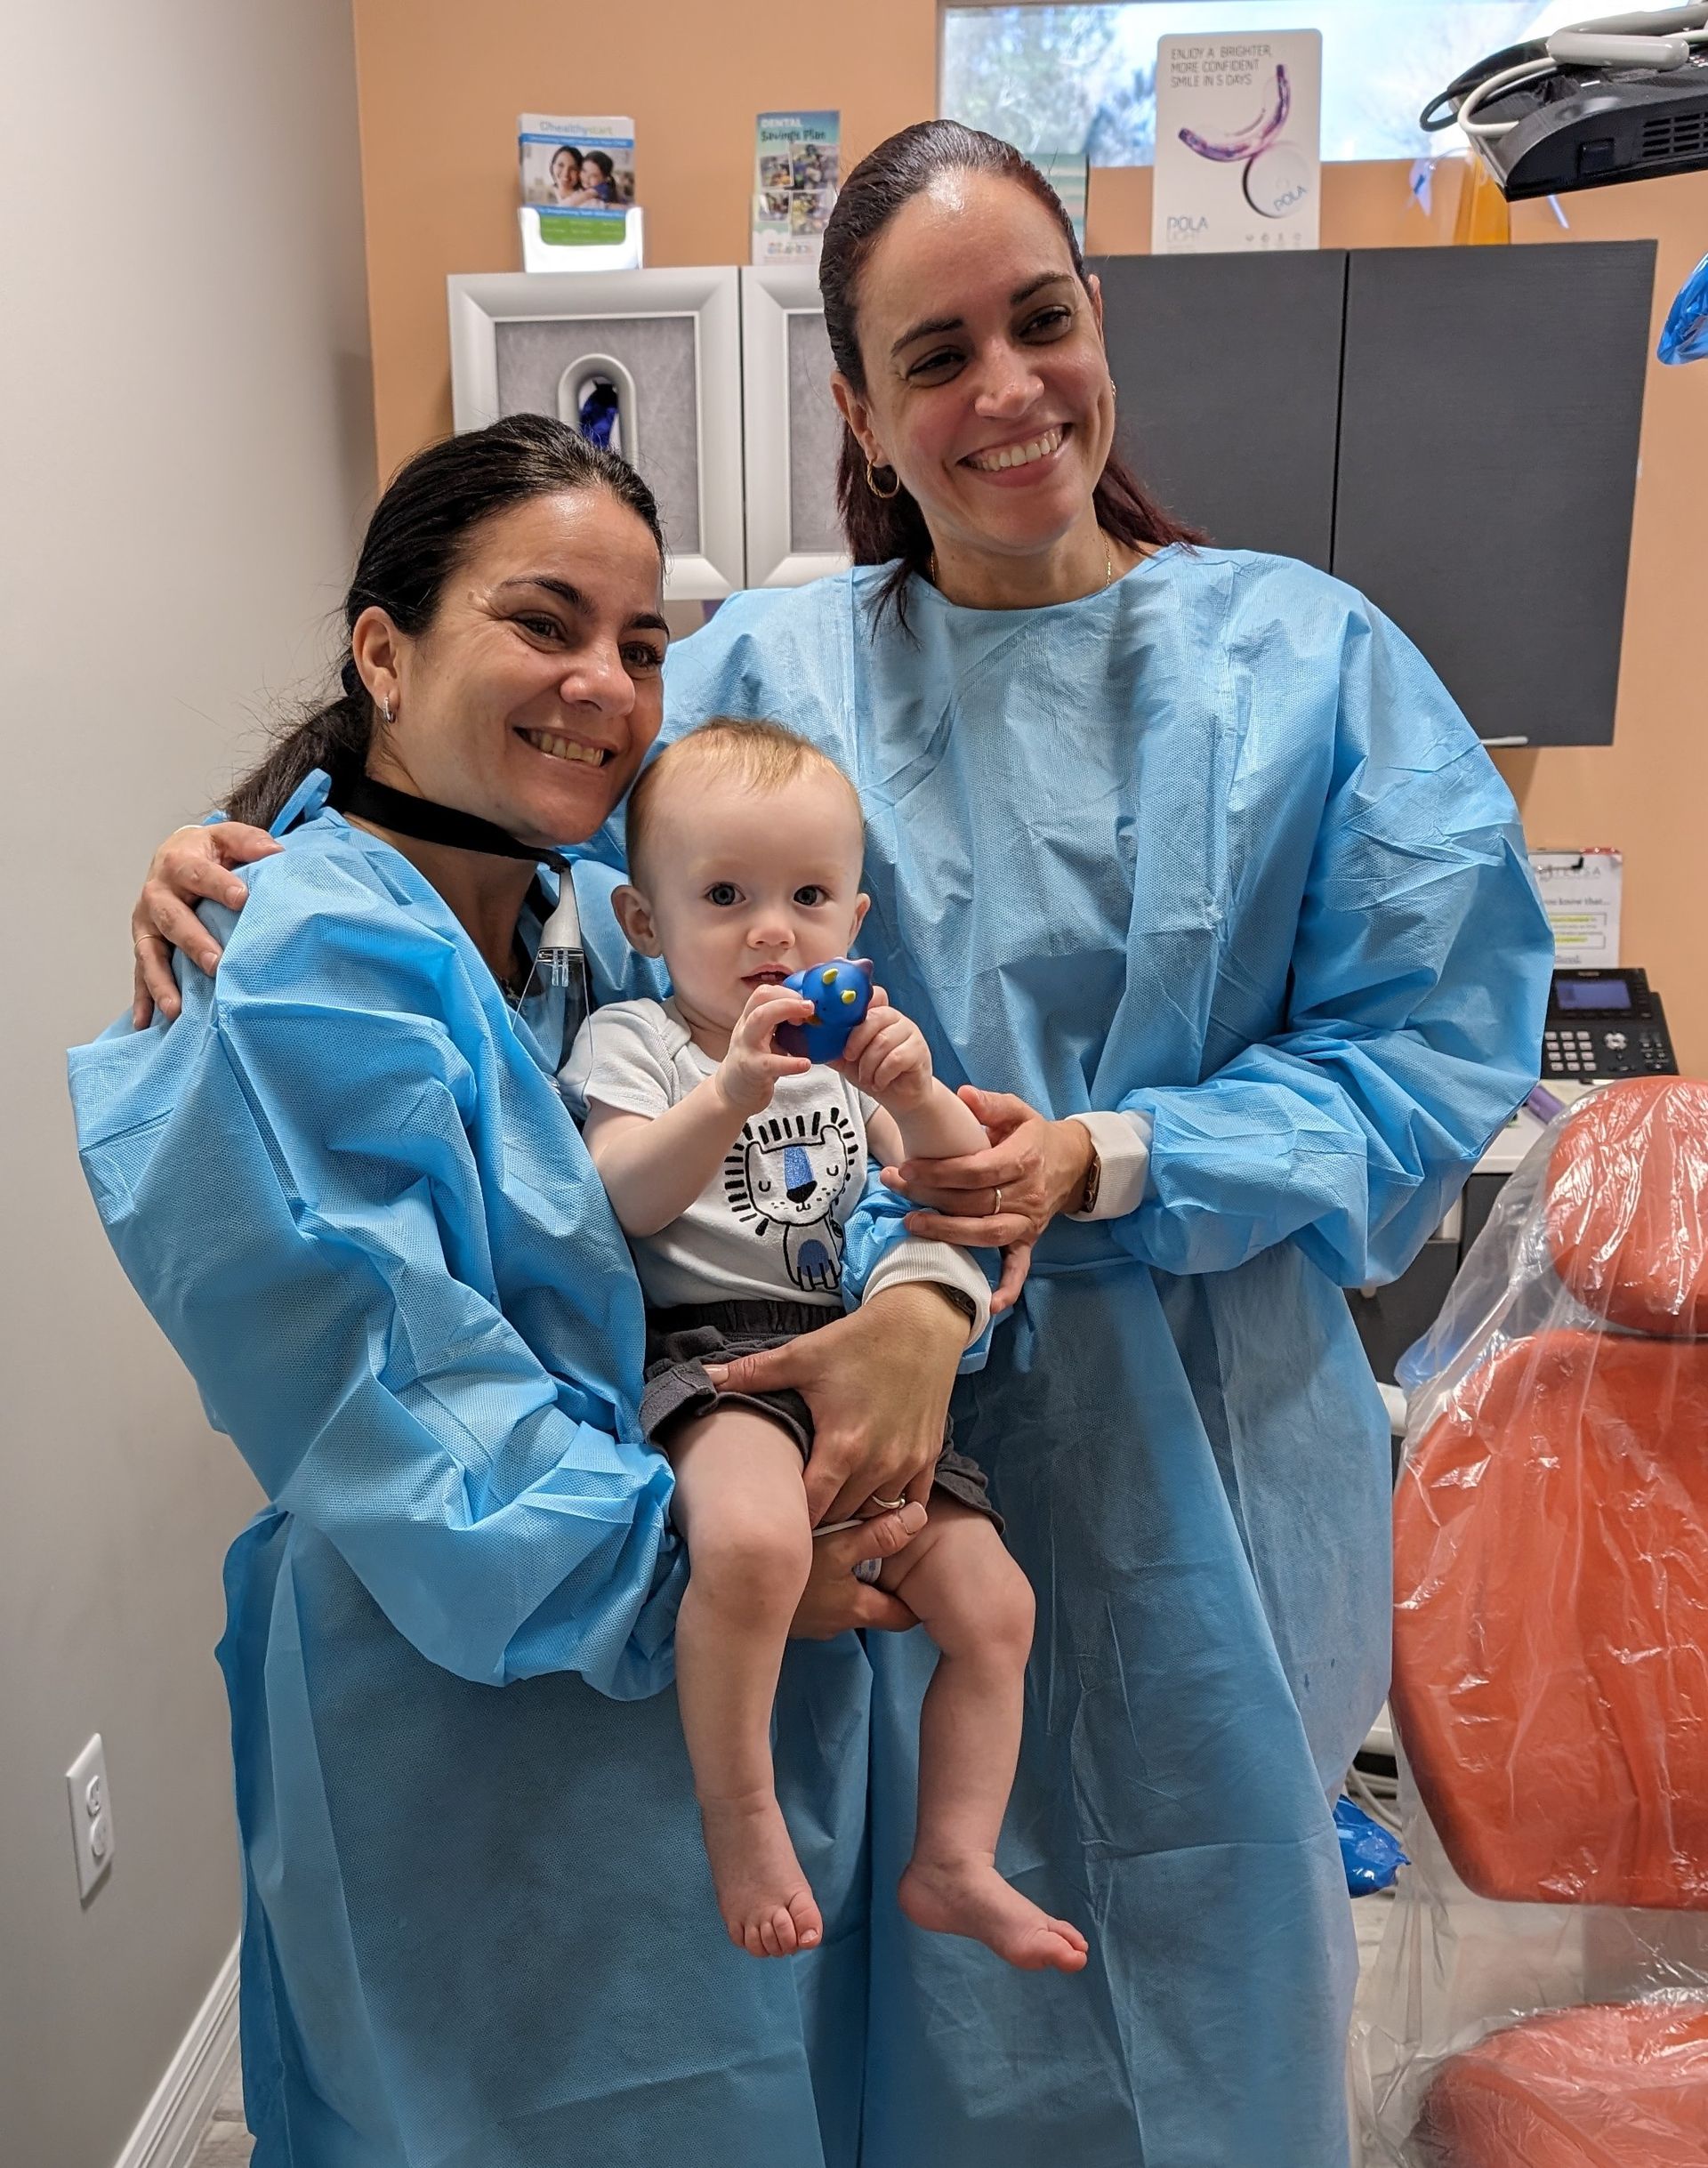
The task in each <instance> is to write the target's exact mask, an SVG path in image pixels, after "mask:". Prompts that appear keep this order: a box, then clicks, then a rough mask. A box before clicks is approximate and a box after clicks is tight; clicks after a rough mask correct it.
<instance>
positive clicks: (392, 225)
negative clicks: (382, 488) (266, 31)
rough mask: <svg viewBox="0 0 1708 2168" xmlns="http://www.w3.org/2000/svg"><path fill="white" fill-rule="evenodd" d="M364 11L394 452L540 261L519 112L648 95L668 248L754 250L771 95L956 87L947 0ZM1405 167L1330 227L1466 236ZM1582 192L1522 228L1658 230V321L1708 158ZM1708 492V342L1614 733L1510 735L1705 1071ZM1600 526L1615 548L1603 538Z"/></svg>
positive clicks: (1518, 221) (651, 229)
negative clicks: (1538, 742)
mask: <svg viewBox="0 0 1708 2168" xmlns="http://www.w3.org/2000/svg"><path fill="white" fill-rule="evenodd" d="M355 12H356V31H357V62H358V69H359V91H360V105H361V117H362V170H363V181H364V189H365V196H366V205H367V262H368V284H369V300H370V308H371V313H372V333H373V351H374V375H375V409H376V427H377V440H378V454H379V463H380V469H381V471H382V473H387V472H389V471H391V469H392V468H393V467H395V466H396V465H397V463H399V460H401V459H402V458H404V457H405V456H406V455H407V454H408V453H409V452H411V451H412V450H414V449H415V447H416V446H417V445H419V444H421V443H423V442H424V441H425V440H426V439H429V438H431V437H433V436H437V435H439V434H441V433H442V432H443V431H445V430H447V428H448V427H449V425H450V372H449V360H448V355H447V342H446V329H445V278H446V275H447V273H448V272H451V271H484V270H509V269H512V268H513V267H514V265H515V264H516V262H517V261H518V254H517V246H518V245H517V238H516V225H515V204H516V180H515V140H514V139H515V126H516V116H517V115H518V114H519V113H520V112H523V111H525V110H526V111H536V112H581V113H598V112H627V113H632V114H633V115H634V117H635V123H636V128H637V132H638V135H639V170H640V176H641V196H642V197H643V199H644V201H645V203H646V206H647V245H648V254H649V261H650V262H654V263H659V264H672V263H739V262H744V261H745V257H746V253H747V193H746V192H747V190H748V189H750V188H751V186H752V160H753V115H754V114H755V113H757V112H760V111H762V110H765V109H768V108H781V107H786V106H808V107H812V106H834V107H839V108H840V109H841V110H842V130H843V138H842V140H843V149H844V154H845V156H848V157H858V155H859V154H860V153H861V152H862V151H864V150H866V149H870V147H871V146H872V145H873V144H874V143H875V142H877V141H880V140H881V139H882V137H883V136H884V135H885V134H887V133H890V131H891V130H892V129H895V128H898V127H900V126H902V125H905V124H906V122H908V121H911V120H917V119H920V118H922V117H924V116H926V115H928V114H930V113H931V112H933V111H934V110H935V109H936V68H937V10H936V6H935V4H934V0H858V4H844V0H838V4H834V5H832V4H824V0H798V4H796V5H795V6H794V8H792V9H790V10H788V11H786V14H784V15H782V16H779V14H778V12H777V8H776V6H775V4H774V0H631V4H629V5H627V6H625V7H624V8H621V9H619V10H618V11H617V12H616V15H615V16H614V17H612V18H611V19H610V20H611V21H612V22H613V23H615V24H616V26H617V27H618V28H620V30H621V32H622V36H621V37H620V39H619V38H611V39H606V38H605V37H603V36H599V37H589V36H585V35H584V33H583V32H582V31H580V30H578V29H577V28H576V24H577V18H576V16H575V15H574V14H573V12H571V13H569V14H566V13H565V12H564V10H563V9H562V8H561V7H560V6H558V5H555V4H549V0H488V4H487V5H486V6H484V7H482V8H480V9H479V10H476V9H474V8H471V6H470V5H469V4H468V0H355ZM1407 173H1408V167H1407V166H1406V164H1405V163H1404V162H1398V163H1384V164H1382V165H1333V166H1330V167H1328V168H1327V169H1326V173H1325V183H1324V214H1323V239H1324V243H1325V246H1330V247H1383V246H1398V245H1416V246H1430V245H1438V244H1441V243H1445V242H1446V241H1447V240H1448V239H1450V238H1451V234H1452V229H1453V214H1454V204H1455V199H1456V176H1455V174H1454V173H1453V172H1452V171H1451V170H1448V169H1444V170H1443V172H1442V173H1441V174H1440V175H1438V188H1437V200H1436V205H1435V210H1434V214H1433V216H1432V218H1429V219H1426V218H1425V217H1424V216H1423V215H1422V213H1421V212H1420V211H1418V210H1417V209H1416V208H1415V206H1414V205H1413V203H1412V201H1411V198H1410V196H1409V193H1408V191H1407V186H1406V180H1407ZM1566 210H1567V217H1568V218H1569V219H1570V221H1571V228H1570V230H1569V232H1562V231H1561V230H1560V229H1559V226H1558V224H1557V223H1556V222H1555V219H1554V216H1553V214H1552V212H1551V211H1550V209H1549V208H1548V206H1546V205H1522V206H1518V208H1517V209H1516V210H1515V212H1514V214H1513V236H1514V239H1515V241H1519V242H1523V243H1535V244H1538V245H1544V246H1545V245H1554V244H1560V245H1569V243H1570V241H1571V240H1572V239H1573V238H1597V239H1610V238H1640V237H1650V236H1652V237H1654V238H1657V239H1658V240H1659V242H1660V271H1659V276H1658V279H1657V282H1656V328H1657V329H1658V325H1659V320H1660V317H1661V315H1662V314H1663V313H1664V309H1665V306H1666V302H1667V301H1668V300H1669V299H1670V297H1671V295H1672V294H1673V293H1674V292H1675V291H1676V289H1677V287H1678V286H1679V284H1680V281H1681V280H1682V278H1684V275H1685V273H1686V271H1687V270H1688V269H1689V267H1690V265H1691V264H1692V263H1694V262H1696V259H1697V258H1698V257H1699V256H1700V255H1701V254H1703V253H1704V250H1705V249H1708V175H1695V176H1692V177H1690V178H1689V179H1687V180H1682V181H1648V182H1645V183H1643V184H1642V185H1640V186H1637V187H1627V188H1617V189H1605V190H1602V191H1600V192H1599V193H1591V194H1586V195H1580V196H1573V197H1568V198H1567V200H1566ZM1149 234H1150V174H1149V172H1148V169H1140V168H1130V169H1123V170H1116V171H1108V172H1099V173H1097V174H1096V175H1095V176H1094V179H1093V181H1092V196H1091V205H1090V217H1089V224H1088V232H1087V240H1088V243H1089V245H1090V247H1091V250H1092V253H1094V254H1095V253H1098V252H1108V253H1121V252H1124V251H1128V250H1140V251H1142V250H1145V249H1147V248H1148V246H1149ZM1466 329H1467V336H1471V335H1474V327H1472V326H1467V327H1466ZM1562 455H1566V456H1569V447H1562ZM1704 504H1708V365H1704V366H1702V367H1696V368H1691V369H1664V368H1662V367H1659V366H1658V365H1656V366H1654V367H1652V368H1651V370H1650V381H1649V387H1648V415H1647V419H1646V422H1645V425H1644V433H1643V465H1642V479H1641V481H1640V486H1639V490H1638V500H1637V522H1636V532H1635V536H1634V537H1633V541H1632V552H1631V592H1630V602H1629V606H1628V609H1627V616H1626V630H1625V653H1624V667H1623V673H1622V676H1621V681H1620V699H1619V713H1618V725H1617V739H1616V742H1615V744H1614V745H1613V746H1607V747H1598V748H1592V749H1583V750H1574V751H1557V752H1535V753H1503V754H1500V755H1499V756H1498V758H1499V761H1500V764H1501V768H1502V770H1503V773H1504V774H1505V776H1506V777H1507V778H1508V780H1509V782H1510V783H1511V786H1512V788H1513V790H1514V792H1515V793H1516V794H1517V796H1518V799H1519V804H1520V806H1521V807H1522V808H1523V810H1524V816H1525V822H1526V826H1527V829H1528V831H1529V834H1530V837H1531V840H1532V841H1533V842H1535V843H1537V844H1539V845H1543V846H1549V847H1575V846H1578V845H1583V844H1591V843H1613V844H1617V845H1618V846H1619V847H1620V848H1622V849H1623V851H1624V853H1625V903H1626V915H1625V936H1624V953H1625V955H1626V957H1627V958H1628V959H1630V960H1631V961H1633V962H1636V963H1644V964H1647V965H1648V968H1649V970H1650V971H1651V972H1652V974H1653V976H1654V979H1655V980H1656V985H1657V986H1658V987H1660V988H1661V990H1662V992H1663V994H1664V997H1665V1000H1666V1003H1667V1008H1668V1011H1669V1013H1670V1015H1671V1016H1672V1020H1673V1024H1674V1030H1675V1036H1676V1037H1677V1039H1678V1041H1679V1046H1680V1056H1681V1058H1682V1060H1683V1061H1684V1063H1685V1066H1686V1067H1687V1068H1692V1069H1694V1070H1695V1071H1696V1073H1698V1074H1708V968H1704V964H1703V963H1702V961H1701V957H1700V954H1699V950H1698V946H1697V944H1698V941H1699V939H1701V936H1700V934H1699V932H1698V929H1697V925H1696V921H1697V919H1698V918H1699V917H1702V916H1704V902H1705V901H1708V897H1705V895H1704V877H1703V874H1702V871H1701V868H1702V866H1704V863H1708V834H1704V818H1708V699H1705V698H1704V693H1703V691H1702V689H1701V680H1702V672H1701V670H1700V667H1699V665H1697V666H1695V667H1693V662H1694V657H1693V653H1692V649H1691V647H1690V644H1689V641H1690V636H1691V634H1692V633H1693V632H1694V630H1695V626H1694V624H1693V615H1692V613H1693V610H1694V609H1695V608H1698V607H1700V605H1699V603H1698V601H1697V590H1699V589H1700V587H1701V584H1702V564H1703V559H1704V554H1705V553H1708V552H1704V543H1703V538H1702V532H1701V529H1702V518H1701V513H1700V509H1699V508H1700V507H1701V506H1703V505H1704ZM1188 509H1189V508H1188ZM1472 516H1474V514H1473V515H1472ZM1583 546H1584V547H1585V548H1586V549H1593V548H1595V547H1596V546H1597V542H1596V537H1595V536H1584V538H1583Z"/></svg>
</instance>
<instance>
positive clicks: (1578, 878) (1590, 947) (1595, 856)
mask: <svg viewBox="0 0 1708 2168" xmlns="http://www.w3.org/2000/svg"><path fill="white" fill-rule="evenodd" d="M1530 868H1531V871H1532V872H1533V873H1534V874H1535V876H1536V886H1537V887H1538V888H1539V889H1540V890H1541V891H1542V903H1543V909H1544V910H1545V911H1546V912H1547V914H1548V923H1549V924H1550V925H1551V927H1552V928H1553V930H1554V962H1555V963H1557V964H1558V965H1559V968H1560V969H1561V970H1562V971H1603V970H1607V969H1608V968H1609V967H1610V966H1612V965H1615V964H1616V963H1618V961H1619V901H1620V895H1621V892H1622V891H1623V886H1624V859H1623V857H1622V856H1621V854H1620V853H1619V852H1618V851H1616V850H1533V851H1532V852H1531V853H1530Z"/></svg>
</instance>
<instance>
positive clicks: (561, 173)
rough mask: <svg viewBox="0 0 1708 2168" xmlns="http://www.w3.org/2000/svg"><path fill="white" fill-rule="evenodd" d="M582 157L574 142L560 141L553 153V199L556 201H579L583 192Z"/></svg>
mask: <svg viewBox="0 0 1708 2168" xmlns="http://www.w3.org/2000/svg"><path fill="white" fill-rule="evenodd" d="M581 176H582V158H581V153H580V151H579V150H577V149H576V146H575V145H574V144H573V143H560V144H559V145H558V147H557V149H555V150H554V151H553V152H552V201H553V202H554V203H560V204H568V203H579V202H581V201H582V200H583V197H582V193H581Z"/></svg>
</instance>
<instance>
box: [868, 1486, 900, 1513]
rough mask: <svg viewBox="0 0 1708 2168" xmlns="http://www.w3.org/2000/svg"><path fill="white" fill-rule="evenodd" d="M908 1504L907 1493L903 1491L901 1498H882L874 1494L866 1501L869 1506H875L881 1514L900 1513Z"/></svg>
mask: <svg viewBox="0 0 1708 2168" xmlns="http://www.w3.org/2000/svg"><path fill="white" fill-rule="evenodd" d="M866 1503H867V1504H868V1505H875V1506H876V1507H877V1509H878V1511H879V1512H881V1513H898V1512H900V1511H901V1509H902V1507H903V1506H904V1505H906V1503H907V1494H906V1491H903V1493H902V1494H901V1495H900V1497H899V1498H880V1497H879V1496H878V1495H876V1493H875V1492H874V1494H873V1495H872V1496H871V1497H870V1498H868V1499H867V1501H866Z"/></svg>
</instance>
